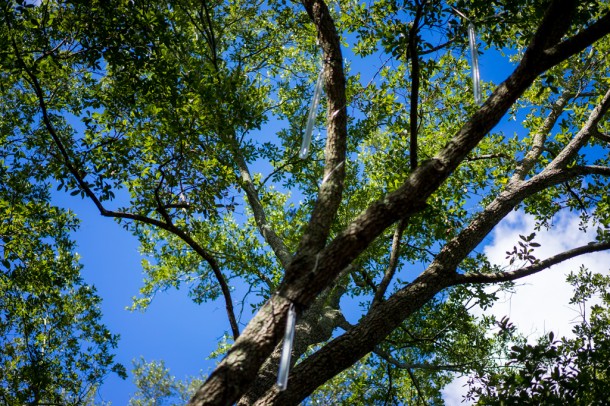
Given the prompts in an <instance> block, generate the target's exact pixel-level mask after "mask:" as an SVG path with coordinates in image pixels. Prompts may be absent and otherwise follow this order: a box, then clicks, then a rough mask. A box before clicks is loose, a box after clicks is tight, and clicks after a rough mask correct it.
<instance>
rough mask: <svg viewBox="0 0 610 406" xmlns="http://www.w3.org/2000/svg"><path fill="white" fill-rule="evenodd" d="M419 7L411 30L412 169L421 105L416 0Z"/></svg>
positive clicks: (410, 122) (410, 157) (415, 158)
mask: <svg viewBox="0 0 610 406" xmlns="http://www.w3.org/2000/svg"><path fill="white" fill-rule="evenodd" d="M416 3H417V9H416V11H415V19H414V21H413V25H412V26H411V29H410V30H409V56H410V57H411V96H410V99H411V100H410V106H409V133H410V141H409V148H410V153H409V159H410V164H411V170H412V171H413V170H415V168H417V132H418V122H417V119H418V116H417V115H418V111H417V110H418V107H419V100H418V99H419V54H418V51H417V45H418V42H419V23H420V20H421V17H422V8H423V5H422V3H420V1H419V0H417V1H416Z"/></svg>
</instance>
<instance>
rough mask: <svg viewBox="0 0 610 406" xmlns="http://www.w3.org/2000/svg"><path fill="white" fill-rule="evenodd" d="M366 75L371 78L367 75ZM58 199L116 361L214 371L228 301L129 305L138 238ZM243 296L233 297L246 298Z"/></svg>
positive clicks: (109, 382) (485, 69)
mask: <svg viewBox="0 0 610 406" xmlns="http://www.w3.org/2000/svg"><path fill="white" fill-rule="evenodd" d="M348 55H349V52H348ZM381 63H382V61H381V60H378V61H377V63H376V64H375V63H373V64H371V65H369V66H368V67H366V68H364V69H368V70H369V71H370V72H371V75H372V74H373V73H374V72H375V71H376V70H377V69H378V68H379V67H380V66H381ZM479 63H480V68H481V78H482V81H485V82H494V83H499V82H500V81H502V80H503V79H505V78H506V76H507V75H508V74H509V72H510V69H508V64H507V58H505V57H501V56H500V55H499V54H498V53H490V52H488V53H486V54H484V55H482V57H481V58H480V62H479ZM499 67H501V69H499ZM369 76H370V75H369ZM363 80H366V81H368V80H369V78H368V77H367V75H366V74H364V75H363ZM78 127H79V126H77V128H78ZM503 129H504V130H505V131H506V132H507V135H509V136H510V135H511V134H512V131H514V125H513V123H510V124H509V123H505V124H504V125H503ZM263 167H264V168H265V169H259V170H263V171H265V172H267V171H268V168H267V165H259V168H263ZM263 175H266V173H263ZM54 200H55V203H56V204H58V205H60V206H63V207H67V208H70V209H71V210H72V211H74V212H75V213H76V214H77V216H78V217H79V218H80V219H81V226H80V229H79V230H78V231H77V232H76V233H75V234H74V239H75V240H76V241H77V243H78V247H77V252H78V253H79V255H80V257H81V262H82V264H83V265H84V269H83V277H84V278H85V280H86V281H87V282H88V283H90V284H93V285H95V287H96V288H97V291H98V294H99V295H100V296H101V297H102V299H103V302H102V313H103V322H104V323H105V324H106V325H107V326H108V327H109V329H110V330H111V331H112V332H113V333H115V334H120V336H121V339H120V341H119V347H118V349H117V352H116V353H117V356H116V361H118V362H120V363H122V364H123V365H125V367H126V368H127V369H128V371H129V372H131V369H132V360H133V359H137V358H139V357H140V356H142V357H144V359H145V360H147V361H151V360H164V361H165V365H166V366H167V367H168V368H169V369H170V371H171V374H172V375H174V376H176V377H177V378H178V379H183V378H185V377H187V376H195V375H199V374H200V372H203V373H209V372H210V371H211V370H212V369H213V367H214V365H215V361H214V360H209V359H207V357H208V355H209V354H210V353H211V352H212V351H214V350H215V349H216V345H217V343H218V341H219V340H220V339H221V338H222V334H223V332H224V331H225V330H228V328H229V326H228V322H227V319H226V312H225V310H224V303H223V301H222V300H217V301H214V302H210V303H204V304H201V305H197V304H195V303H193V302H192V301H191V300H190V299H189V298H188V296H187V294H186V290H180V291H177V290H175V289H170V290H168V291H165V292H161V293H159V294H157V295H156V296H155V298H154V300H153V301H152V303H151V305H150V306H149V308H148V309H147V310H146V311H145V312H139V311H136V312H132V311H128V310H126V307H128V306H130V305H131V300H132V297H133V296H135V295H137V294H138V289H139V288H140V286H141V285H142V281H143V278H144V276H143V274H142V267H141V265H140V261H141V259H142V257H141V256H140V254H139V252H138V241H137V239H136V238H135V237H134V236H132V235H131V234H130V233H129V232H128V231H126V230H125V229H123V228H122V227H121V226H120V225H118V224H117V223H116V222H115V221H114V220H112V219H109V218H104V217H102V216H101V215H100V214H99V212H97V211H96V209H95V207H94V205H93V204H92V203H91V202H90V201H88V200H83V199H81V198H80V197H78V196H69V195H68V194H60V193H55V194H54ZM237 296H238V295H237ZM237 296H235V298H234V299H236V300H239V298H238V297H237ZM135 391H136V388H135V386H134V385H133V382H132V380H131V377H130V378H129V379H128V380H126V381H124V380H121V379H119V378H118V377H117V376H115V375H110V376H108V377H107V379H106V380H105V382H104V384H103V385H102V387H101V389H100V399H99V400H103V401H106V402H107V401H111V402H112V404H114V405H124V404H127V402H128V400H129V398H130V397H131V395H133V394H134V393H135Z"/></svg>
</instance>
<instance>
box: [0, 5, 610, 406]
mask: <svg viewBox="0 0 610 406" xmlns="http://www.w3.org/2000/svg"><path fill="white" fill-rule="evenodd" d="M3 9H4V10H3V11H4V13H3V17H2V18H3V20H2V31H0V32H1V34H0V35H1V36H2V43H3V44H6V46H5V49H4V50H3V51H2V54H1V55H2V59H1V60H0V64H1V66H2V76H1V78H2V86H1V87H0V90H1V91H2V97H3V98H4V99H5V100H11V101H14V102H13V103H12V104H11V105H8V106H7V107H6V110H7V112H10V114H9V116H8V117H12V120H13V121H12V122H11V123H10V126H9V128H10V130H11V134H12V137H11V138H10V143H8V144H7V145H19V146H21V148H24V147H26V146H27V148H29V149H31V150H32V151H35V153H36V155H35V156H36V157H37V159H35V160H34V159H33V160H32V164H33V165H37V166H42V165H44V166H45V168H47V170H48V176H47V177H46V178H41V179H32V180H31V181H32V182H38V183H40V182H43V181H44V180H51V181H53V182H55V184H56V185H57V186H58V189H59V190H64V191H66V192H69V193H70V194H73V195H80V196H81V197H83V198H86V199H88V200H90V201H91V202H92V204H94V205H95V206H96V207H97V208H98V209H99V211H100V214H101V215H102V216H106V217H111V218H115V219H117V220H118V221H119V222H120V223H121V224H122V225H123V226H124V227H125V228H126V229H128V230H130V231H131V232H132V233H134V234H135V235H136V236H138V238H139V239H140V241H141V244H142V248H143V252H145V254H147V255H148V256H149V257H150V258H149V262H148V263H147V264H146V266H145V270H146V272H147V273H148V275H149V279H148V281H147V282H146V284H145V286H144V287H143V288H142V297H141V298H139V299H138V300H137V301H136V303H135V305H136V306H141V307H145V306H146V305H147V303H148V302H149V301H150V299H151V298H152V296H153V295H154V293H155V292H156V291H158V290H162V289H166V288H169V287H174V286H175V287H177V286H184V285H186V286H189V288H190V294H191V295H192V296H193V297H194V299H195V300H197V301H206V300H214V299H216V298H221V299H222V300H223V301H224V303H225V304H226V310H227V317H228V320H229V325H230V334H231V336H232V339H233V340H234V343H233V344H232V345H231V347H230V348H229V349H228V351H227V353H226V356H225V357H224V359H223V360H222V361H221V362H220V363H219V364H218V366H217V368H216V369H215V371H214V372H213V373H212V374H211V375H210V376H209V378H208V379H207V381H206V382H205V383H204V384H203V386H202V387H201V388H200V389H199V390H198V391H197V393H196V394H195V395H194V397H193V398H192V399H191V402H190V404H192V405H203V404H232V403H234V402H240V403H254V402H258V403H260V404H267V403H269V404H271V403H273V404H295V403H298V402H300V401H301V400H303V399H305V398H306V397H308V396H309V395H310V394H312V393H313V392H314V391H315V390H316V389H317V388H319V387H321V386H322V385H324V384H325V382H327V381H329V380H331V379H333V378H334V379H333V380H332V381H331V382H330V383H329V384H327V385H326V386H324V387H323V388H321V389H320V392H317V394H316V395H314V398H315V396H321V397H322V398H324V397H325V396H327V397H328V396H330V397H332V396H335V395H337V396H338V398H341V396H343V395H341V394H342V393H343V394H346V393H348V392H350V391H352V392H358V390H361V389H362V388H361V387H360V388H359V387H358V385H361V386H362V385H366V382H367V375H368V376H375V377H378V378H379V379H378V380H377V381H378V382H381V384H378V385H377V387H376V388H375V390H374V391H373V392H367V394H366V395H367V396H370V399H371V401H377V400H379V401H382V400H383V401H384V402H386V403H387V402H391V401H397V400H398V399H411V400H414V401H422V400H426V399H429V400H434V399H438V397H439V392H438V391H439V387H441V386H442V384H443V382H447V380H448V379H449V378H448V375H449V373H450V372H452V371H460V372H467V371H481V372H482V371H483V370H485V369H486V368H490V367H493V359H492V358H491V354H493V353H494V352H495V351H497V350H498V351H501V348H502V344H503V343H506V342H508V341H509V340H510V337H507V336H505V335H503V334H499V335H497V337H491V338H490V337H488V335H486V334H485V330H486V329H487V327H489V326H492V325H494V324H495V323H496V321H495V320H493V319H491V318H487V319H483V320H482V321H480V320H477V319H475V318H474V317H473V316H471V315H470V313H469V312H468V306H469V305H470V304H472V303H473V302H474V303H478V304H479V305H481V306H485V305H487V304H489V303H490V302H491V301H493V296H490V295H489V294H488V293H486V291H485V290H484V289H483V287H484V286H485V285H487V284H493V283H507V282H511V281H514V280H517V279H520V278H523V277H525V276H527V275H531V274H533V273H536V272H541V271H543V270H546V269H548V268H550V267H552V266H553V265H555V264H558V263H560V262H562V261H565V260H567V259H570V258H574V257H577V256H580V255H585V254H588V253H592V252H598V251H602V250H607V249H608V248H610V241H609V240H608V236H609V234H608V226H609V224H610V217H609V215H610V212H609V210H608V207H609V205H608V198H607V196H608V193H607V191H608V181H607V177H608V175H609V174H610V167H608V158H609V157H608V148H607V146H608V142H609V140H610V136H609V135H608V134H607V132H608V126H609V125H608V121H607V110H608V108H609V107H610V93H609V91H608V81H607V77H608V68H609V66H608V63H609V61H608V58H607V57H606V55H607V52H608V33H609V32H610V14H609V6H608V2H606V1H580V2H577V1H570V0H554V1H546V0H520V1H511V2H488V1H479V0H457V1H452V2H443V1H426V0H415V1H411V2H397V1H391V0H379V1H377V2H373V3H370V4H364V3H363V4H360V3H357V2H353V1H336V2H328V3H326V2H324V1H322V0H303V2H302V4H296V3H291V2H286V1H283V0H279V1H275V0H268V1H260V2H246V1H241V0H232V1H225V2H221V1H207V0H200V1H194V0H176V1H167V2H165V1H153V2H149V1H147V2H139V1H122V0H113V1H103V2H101V1H100V2H95V1H94V2H81V1H72V2H67V3H61V4H60V3H57V2H52V1H42V2H41V3H40V4H39V5H37V6H33V5H31V4H26V3H22V2H21V3H20V2H17V3H14V2H5V3H4V5H3ZM467 19H470V20H469V21H470V22H472V23H473V24H474V25H475V26H476V30H477V33H478V38H479V39H480V41H481V42H482V44H483V45H484V49H485V50H490V51H486V52H491V50H503V51H506V52H508V53H509V54H510V57H511V58H512V59H513V61H514V70H513V71H512V73H511V74H510V75H509V76H508V78H507V79H506V80H504V81H503V82H502V83H500V84H498V85H494V84H492V83H483V94H484V101H483V103H482V104H481V105H478V104H476V103H475V102H474V100H473V96H472V92H471V91H470V89H471V88H472V85H473V83H472V80H471V79H470V75H469V72H468V71H469V68H468V63H467V60H466V58H465V57H464V55H463V54H464V53H465V50H466V49H467V47H468V40H467V35H466V33H467V26H468V24H467V22H468V21H467ZM348 44H352V45H351V46H350V47H349V48H348ZM346 49H349V51H350V53H345V54H344V50H346ZM346 61H347V62H348V63H346ZM371 61H375V62H373V63H380V64H382V65H383V66H382V67H380V68H379V70H377V71H371V70H370V68H369V69H367V68H366V67H365V68H363V69H359V62H361V63H360V66H361V65H368V66H370V65H371V63H372V62H371ZM377 61H380V62H377ZM320 65H321V67H322V79H323V83H324V86H323V87H324V99H323V100H322V104H323V105H324V106H325V110H326V114H325V115H324V117H321V115H320V116H317V117H315V119H316V122H315V125H316V127H318V126H319V127H324V128H325V137H324V141H323V140H322V139H316V140H314V141H313V144H312V146H311V153H310V158H308V159H300V158H299V157H298V146H299V145H300V143H301V139H302V137H303V133H304V129H305V128H306V127H307V123H306V116H307V109H308V106H309V104H308V103H309V100H311V94H310V90H311V89H314V85H313V83H314V81H315V78H316V77H317V76H318V75H317V74H318V71H319V70H320V68H319V67H320ZM503 117H509V118H514V119H519V120H520V121H523V129H524V130H525V132H526V134H525V135H524V134H517V135H515V136H511V135H506V134H503V133H502V132H500V131H498V130H494V128H495V127H496V125H497V124H498V123H499V122H500V121H501V120H502V119H503ZM3 148H7V147H6V146H3ZM303 155H304V154H303ZM255 171H256V172H255ZM242 195H243V201H242V199H241V197H242ZM515 209H521V210H524V211H525V212H528V213H531V214H533V215H535V216H536V219H537V221H538V224H537V227H538V228H540V227H549V228H551V227H552V226H553V222H552V221H551V220H552V219H553V217H554V216H555V215H557V214H558V213H560V212H562V211H568V210H571V211H575V212H578V213H580V215H581V216H582V218H583V223H582V228H583V230H585V229H588V230H589V231H592V233H591V240H590V243H589V244H587V245H584V246H581V247H575V248H573V249H570V250H568V251H566V252H562V253H558V254H557V255H554V256H551V257H548V258H537V257H536V255H535V249H536V247H537V246H538V245H539V244H540V242H537V241H535V235H534V234H532V235H528V236H524V237H523V238H522V240H521V241H519V242H516V245H515V249H514V250H513V251H509V252H508V254H509V256H510V257H511V258H512V262H511V266H510V267H509V268H507V269H502V268H500V267H498V266H495V265H493V264H491V263H490V261H489V260H488V259H487V258H486V257H485V255H483V254H481V253H478V252H477V251H476V248H477V246H479V244H481V243H482V242H483V241H484V239H485V237H486V236H487V235H488V234H489V232H490V231H491V230H492V229H493V228H494V227H495V226H496V225H497V224H498V223H499V222H500V221H501V220H502V218H504V217H505V216H506V215H507V214H508V213H510V212H511V211H513V210H515ZM535 231H536V230H532V232H535ZM416 270H417V271H419V273H418V275H417V276H415V275H413V273H410V271H411V272H412V271H416ZM235 284H247V285H248V286H250V292H252V293H254V294H255V295H256V298H254V299H251V300H252V301H253V305H254V308H255V310H256V313H255V314H254V316H253V317H252V319H251V320H250V321H249V322H248V324H247V326H246V327H245V328H244V329H243V330H240V320H239V318H238V317H237V316H236V314H235V310H234V307H233V306H234V299H233V297H232V293H233V292H234V291H232V289H231V286H232V285H235ZM347 296H352V297H354V298H357V300H358V301H360V302H361V304H362V314H361V315H360V317H359V318H358V320H357V321H356V323H349V322H348V321H347V319H346V318H345V317H344V314H343V311H342V310H343V308H342V306H341V300H342V299H344V298H345V297H347ZM251 298H252V296H251ZM291 307H294V308H295V309H296V312H297V314H298V320H299V322H298V324H297V333H296V340H297V341H296V342H295V346H294V350H293V354H292V355H293V356H292V362H293V364H295V362H296V360H299V361H298V363H297V364H296V365H294V368H293V369H292V371H291V373H290V376H289V381H288V382H289V384H288V388H287V390H285V391H279V390H278V389H277V387H275V386H274V385H273V382H274V380H275V375H276V373H277V372H276V371H277V362H278V361H277V360H278V359H279V355H280V346H279V345H278V344H279V342H280V341H281V339H282V336H283V333H284V326H285V323H286V316H287V314H288V310H289V309H290V308H291ZM507 340H508V341H507ZM472 342H476V343H478V344H480V345H478V346H475V347H473V346H470V345H464V344H465V343H472ZM352 365H357V367H356V368H355V369H351V370H347V369H348V368H350V367H351V366H352ZM342 371H346V372H343V374H344V375H339V374H341V373H342ZM359 371H360V372H359ZM346 376H347V377H348V378H347V380H346V379H345V377H346ZM341 377H344V379H342V378H341ZM346 388H349V389H346ZM312 399H313V398H312Z"/></svg>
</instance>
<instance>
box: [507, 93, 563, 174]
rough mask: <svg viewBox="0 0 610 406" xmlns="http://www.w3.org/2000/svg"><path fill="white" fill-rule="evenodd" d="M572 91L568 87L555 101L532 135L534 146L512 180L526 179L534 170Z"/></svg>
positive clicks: (521, 162)
mask: <svg viewBox="0 0 610 406" xmlns="http://www.w3.org/2000/svg"><path fill="white" fill-rule="evenodd" d="M570 93H571V89H570V88H568V89H566V90H565V91H564V92H563V93H562V95H561V96H560V97H559V98H558V99H557V100H556V101H555V103H554V104H553V106H552V107H551V111H550V112H549V114H548V116H547V117H546V119H545V120H544V123H543V124H542V125H541V126H540V128H539V129H538V130H537V131H536V133H535V134H534V135H533V136H532V139H533V143H532V147H531V149H530V150H529V151H528V152H527V154H525V157H523V159H522V160H521V161H520V162H519V164H518V165H517V169H515V173H514V174H513V176H512V179H511V181H513V182H514V181H517V180H524V179H525V177H526V176H527V174H528V173H529V171H531V170H532V168H533V167H534V165H535V164H536V161H537V160H538V158H539V157H540V155H541V154H542V152H543V151H544V143H545V142H546V139H547V136H548V134H549V132H550V131H551V130H552V129H553V126H554V125H555V123H556V122H557V120H558V119H559V116H560V115H561V113H562V112H563V110H564V108H565V106H566V105H567V104H568V101H569V100H570V96H569V94H570Z"/></svg>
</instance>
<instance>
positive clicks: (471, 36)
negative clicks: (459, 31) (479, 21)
mask: <svg viewBox="0 0 610 406" xmlns="http://www.w3.org/2000/svg"><path fill="white" fill-rule="evenodd" d="M468 41H469V42H470V60H471V64H472V86H473V88H474V101H475V103H476V104H481V83H480V78H479V53H478V52H477V37H476V34H475V31H474V25H473V24H472V23H469V24H468Z"/></svg>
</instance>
